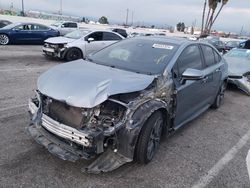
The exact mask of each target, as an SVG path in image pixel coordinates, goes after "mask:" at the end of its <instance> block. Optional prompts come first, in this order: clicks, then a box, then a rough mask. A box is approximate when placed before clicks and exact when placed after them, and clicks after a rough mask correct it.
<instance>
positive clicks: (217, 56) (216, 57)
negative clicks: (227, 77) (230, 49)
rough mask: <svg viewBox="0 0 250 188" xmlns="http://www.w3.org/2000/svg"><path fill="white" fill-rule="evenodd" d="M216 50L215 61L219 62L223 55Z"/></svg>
mask: <svg viewBox="0 0 250 188" xmlns="http://www.w3.org/2000/svg"><path fill="white" fill-rule="evenodd" d="M213 52H214V59H215V63H219V62H220V61H221V56H220V55H219V54H218V53H217V52H216V51H215V50H213Z"/></svg>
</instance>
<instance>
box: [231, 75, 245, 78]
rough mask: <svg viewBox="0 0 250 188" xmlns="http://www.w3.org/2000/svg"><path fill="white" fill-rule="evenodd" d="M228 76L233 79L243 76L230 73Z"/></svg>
mask: <svg viewBox="0 0 250 188" xmlns="http://www.w3.org/2000/svg"><path fill="white" fill-rule="evenodd" d="M228 78H231V79H241V78H242V76H236V75H229V76H228Z"/></svg>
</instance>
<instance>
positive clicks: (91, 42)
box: [43, 29, 124, 61]
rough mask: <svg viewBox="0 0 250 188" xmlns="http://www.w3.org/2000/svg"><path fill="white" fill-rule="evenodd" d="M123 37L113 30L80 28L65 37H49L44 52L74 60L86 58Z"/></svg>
mask: <svg viewBox="0 0 250 188" xmlns="http://www.w3.org/2000/svg"><path fill="white" fill-rule="evenodd" d="M122 39H124V37H123V36H121V35H119V34H118V33H115V32H112V31H106V30H86V29H78V30H75V31H73V32H71V33H68V34H66V35H65V36H63V37H62V36H61V37H53V38H49V39H47V40H46V41H45V42H44V47H43V52H44V53H45V55H47V56H50V57H57V58H60V59H66V60H67V61H73V60H76V59H82V58H83V59H84V58H86V57H87V56H88V55H89V54H90V53H94V52H96V51H98V50H100V49H102V48H104V47H106V46H108V45H110V44H113V43H114V42H117V41H119V40H122Z"/></svg>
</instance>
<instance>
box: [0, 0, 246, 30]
mask: <svg viewBox="0 0 250 188" xmlns="http://www.w3.org/2000/svg"><path fill="white" fill-rule="evenodd" d="M12 2H13V5H14V8H21V0H0V7H5V8H6V7H10V5H11V3H12ZM24 4H25V10H26V11H27V10H43V11H47V12H57V13H58V11H59V9H60V0H24ZM62 5H63V6H62V8H63V13H64V14H70V15H76V16H80V17H89V18H96V19H98V18H99V17H101V16H106V17H107V18H108V19H109V20H110V21H111V22H116V23H124V22H125V19H126V9H127V8H128V9H129V22H130V23H131V20H132V12H133V13H134V14H133V15H134V23H138V22H140V23H143V22H144V23H146V24H152V25H162V26H168V25H171V26H175V25H176V24H177V23H178V22H180V21H181V22H184V23H185V24H186V25H192V24H194V23H196V25H197V26H200V25H201V16H202V9H203V5H204V0H176V1H173V0H62ZM242 27H243V32H246V33H248V34H249V33H250V0H229V2H228V4H227V5H226V6H225V8H224V9H223V10H222V13H221V14H220V16H219V17H218V19H217V21H216V23H215V25H214V28H215V29H217V30H225V31H233V32H238V33H239V32H240V31H241V29H242Z"/></svg>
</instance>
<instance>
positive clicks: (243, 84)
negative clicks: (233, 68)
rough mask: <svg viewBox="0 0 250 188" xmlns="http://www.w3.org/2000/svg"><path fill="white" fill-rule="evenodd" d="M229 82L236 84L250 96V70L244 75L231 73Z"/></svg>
mask: <svg viewBox="0 0 250 188" xmlns="http://www.w3.org/2000/svg"><path fill="white" fill-rule="evenodd" d="M228 83H230V84H234V85H236V86H237V87H238V88H239V89H241V90H242V91H244V92H245V93H246V94H247V95H249V96H250V72H248V73H246V74H244V75H242V76H235V75H229V79H228Z"/></svg>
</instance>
